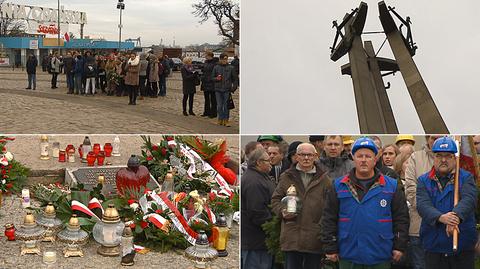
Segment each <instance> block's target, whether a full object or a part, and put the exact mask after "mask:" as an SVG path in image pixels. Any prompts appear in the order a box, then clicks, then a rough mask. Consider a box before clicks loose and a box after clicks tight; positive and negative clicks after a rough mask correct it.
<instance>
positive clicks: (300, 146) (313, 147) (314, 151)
mask: <svg viewBox="0 0 480 269" xmlns="http://www.w3.org/2000/svg"><path fill="white" fill-rule="evenodd" d="M305 147H306V148H310V149H312V150H313V153H315V154H317V149H316V148H315V146H314V145H312V144H310V143H302V144H300V145H298V146H297V153H298V152H299V151H300V149H301V148H305Z"/></svg>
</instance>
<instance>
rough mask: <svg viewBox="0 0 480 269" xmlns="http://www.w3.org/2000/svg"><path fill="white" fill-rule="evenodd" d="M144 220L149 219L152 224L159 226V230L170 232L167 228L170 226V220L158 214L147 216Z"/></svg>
mask: <svg viewBox="0 0 480 269" xmlns="http://www.w3.org/2000/svg"><path fill="white" fill-rule="evenodd" d="M143 219H148V220H149V221H150V222H151V223H153V224H154V225H155V226H157V228H159V229H161V230H167V231H168V228H167V227H166V226H167V225H168V220H166V219H165V218H164V217H162V216H160V215H158V214H156V213H152V214H148V215H145V216H144V217H143Z"/></svg>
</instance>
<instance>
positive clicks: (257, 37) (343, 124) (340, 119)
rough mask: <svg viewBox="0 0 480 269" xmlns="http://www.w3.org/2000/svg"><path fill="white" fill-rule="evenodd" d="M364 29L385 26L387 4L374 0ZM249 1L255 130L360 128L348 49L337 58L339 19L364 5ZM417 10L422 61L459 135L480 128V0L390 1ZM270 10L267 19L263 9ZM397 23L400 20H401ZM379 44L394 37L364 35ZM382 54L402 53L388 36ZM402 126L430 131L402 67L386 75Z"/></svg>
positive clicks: (249, 127)
mask: <svg viewBox="0 0 480 269" xmlns="http://www.w3.org/2000/svg"><path fill="white" fill-rule="evenodd" d="M365 2H366V3H367V4H368V7H369V10H368V16H367V22H366V25H365V29H364V31H380V30H382V26H381V24H380V20H379V18H378V1H371V0H366V1H365ZM278 3H279V2H278V1H274V0H263V1H243V2H242V17H243V20H242V71H241V73H242V103H241V104H242V110H241V111H242V118H241V132H242V133H244V134H248V133H278V134H285V133H290V134H306V133H358V132H359V127H358V120H357V114H356V107H355V100H354V94H353V85H352V81H351V78H350V77H349V76H343V75H341V73H340V66H341V65H343V64H345V63H347V62H348V55H346V56H344V57H343V58H342V59H340V60H338V61H337V62H333V61H331V60H330V50H329V47H330V46H331V45H332V42H333V38H334V36H335V32H334V29H332V21H333V20H338V22H339V23H340V22H341V20H342V18H343V16H344V15H345V13H347V12H350V11H351V9H353V8H356V7H358V6H359V4H360V1H353V0H347V1H333V0H324V1H317V0H299V1H295V2H294V4H293V2H291V3H290V2H289V4H278ZM386 4H387V5H391V6H395V7H396V11H397V12H398V13H399V14H400V15H401V16H402V17H404V18H405V17H406V16H410V18H411V21H412V23H413V25H412V32H413V38H414V41H415V42H416V43H417V46H418V50H417V54H416V55H415V56H414V57H413V59H414V61H415V62H416V64H417V67H418V69H419V70H420V73H421V75H422V77H423V79H424V80H425V82H426V85H427V87H428V89H429V91H430V94H431V95H432V97H433V99H434V101H435V103H436V105H437V107H438V109H439V110H440V113H441V114H442V116H443V119H444V120H445V122H446V124H447V126H448V128H449V130H450V132H453V133H478V131H479V130H480V128H479V126H480V125H479V120H478V118H477V115H478V112H477V111H478V101H477V100H478V99H479V97H480V87H479V84H480V80H479V79H478V77H477V76H478V74H479V72H480V71H479V68H478V64H477V63H478V62H479V60H480V52H479V50H478V49H477V48H478V47H479V41H480V32H479V31H478V29H479V27H480V21H479V20H478V10H480V2H479V1H473V0H466V1H462V4H459V2H458V1H457V2H456V1H445V0H440V1H424V0H423V1H418V0H417V1H413V0H403V1H386ZM258 10H268V14H270V15H269V16H268V19H266V18H265V16H261V15H258ZM397 25H398V21H397ZM362 39H363V41H365V40H372V41H373V45H374V48H375V50H378V48H379V47H380V45H381V44H382V42H383V40H384V39H385V35H383V34H381V35H363V36H362ZM379 56H383V57H389V58H393V54H392V52H391V50H390V47H389V44H388V41H387V42H386V43H385V45H384V47H383V49H382V51H381V52H380V54H379ZM384 81H385V84H386V82H390V83H391V84H392V86H391V88H390V89H389V90H387V92H388V95H389V97H390V102H391V104H392V109H393V111H394V114H395V117H396V120H397V125H398V127H399V131H400V132H403V133H414V134H418V133H423V128H422V126H421V124H420V121H419V119H418V116H417V114H416V111H415V109H414V106H413V103H412V100H411V99H410V95H409V94H408V91H407V89H406V87H405V84H404V82H403V78H402V76H401V74H400V72H397V74H396V75H395V76H394V77H392V76H388V77H384Z"/></svg>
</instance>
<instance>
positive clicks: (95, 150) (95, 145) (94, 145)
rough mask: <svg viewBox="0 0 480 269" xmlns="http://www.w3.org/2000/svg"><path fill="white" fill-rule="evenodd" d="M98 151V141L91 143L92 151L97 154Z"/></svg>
mask: <svg viewBox="0 0 480 269" xmlns="http://www.w3.org/2000/svg"><path fill="white" fill-rule="evenodd" d="M99 152H100V144H98V143H95V144H93V153H95V155H98V153H99Z"/></svg>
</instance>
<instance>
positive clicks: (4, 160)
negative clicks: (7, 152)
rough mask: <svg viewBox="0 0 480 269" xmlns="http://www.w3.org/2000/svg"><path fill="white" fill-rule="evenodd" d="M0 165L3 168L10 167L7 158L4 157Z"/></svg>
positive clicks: (0, 159) (0, 160)
mask: <svg viewBox="0 0 480 269" xmlns="http://www.w3.org/2000/svg"><path fill="white" fill-rule="evenodd" d="M0 164H1V165H3V166H7V165H8V160H7V157H5V156H2V158H0Z"/></svg>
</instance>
